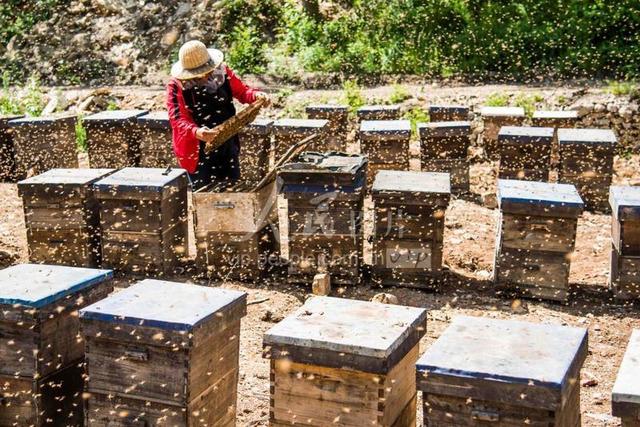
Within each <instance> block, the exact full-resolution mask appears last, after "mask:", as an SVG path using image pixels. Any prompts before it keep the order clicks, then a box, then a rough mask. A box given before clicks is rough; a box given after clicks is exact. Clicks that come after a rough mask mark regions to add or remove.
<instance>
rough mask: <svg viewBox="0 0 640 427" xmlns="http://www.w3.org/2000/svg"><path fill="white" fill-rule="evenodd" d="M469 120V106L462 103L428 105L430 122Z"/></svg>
mask: <svg viewBox="0 0 640 427" xmlns="http://www.w3.org/2000/svg"><path fill="white" fill-rule="evenodd" d="M467 120H469V107H465V106H464V105H430V106H429V121H430V122H436V123H437V122H458V121H467Z"/></svg>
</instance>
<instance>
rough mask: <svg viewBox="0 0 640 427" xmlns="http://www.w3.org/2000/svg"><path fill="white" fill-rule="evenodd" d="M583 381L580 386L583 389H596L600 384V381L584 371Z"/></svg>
mask: <svg viewBox="0 0 640 427" xmlns="http://www.w3.org/2000/svg"><path fill="white" fill-rule="evenodd" d="M581 375H582V381H580V385H581V386H582V387H595V386H597V385H598V384H599V381H598V379H597V378H596V377H595V376H594V375H593V374H592V373H591V372H589V371H584V370H583V371H582V374H581Z"/></svg>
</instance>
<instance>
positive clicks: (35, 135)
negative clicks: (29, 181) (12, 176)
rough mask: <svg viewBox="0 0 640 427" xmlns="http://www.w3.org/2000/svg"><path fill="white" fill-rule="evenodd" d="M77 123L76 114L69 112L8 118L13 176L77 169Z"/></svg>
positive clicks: (19, 176) (22, 177)
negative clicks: (55, 169)
mask: <svg viewBox="0 0 640 427" xmlns="http://www.w3.org/2000/svg"><path fill="white" fill-rule="evenodd" d="M76 122H77V117H76V116H75V115H69V114H60V115H52V116H43V117H24V118H21V119H16V120H11V121H10V122H9V123H8V124H9V127H10V128H11V130H12V133H13V145H14V149H15V172H16V178H17V179H18V180H19V179H24V178H27V177H30V176H34V175H39V174H41V173H43V172H46V171H48V170H49V169H54V168H77V167H78V150H77V146H76Z"/></svg>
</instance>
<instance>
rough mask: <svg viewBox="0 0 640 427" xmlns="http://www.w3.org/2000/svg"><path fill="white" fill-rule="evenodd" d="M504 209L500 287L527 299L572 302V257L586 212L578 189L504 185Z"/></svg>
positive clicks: (499, 253)
mask: <svg viewBox="0 0 640 427" xmlns="http://www.w3.org/2000/svg"><path fill="white" fill-rule="evenodd" d="M498 205H499V208H500V221H499V228H498V235H497V239H496V257H495V263H494V271H493V274H494V280H495V282H496V284H497V285H499V287H503V288H508V289H514V290H516V291H517V292H518V293H521V294H522V295H524V296H529V297H534V298H542V299H550V300H555V301H562V302H565V301H567V299H568V297H569V291H570V289H569V268H570V264H571V255H572V253H573V250H574V248H575V239H576V229H577V226H578V217H579V216H580V215H581V214H582V210H583V208H584V204H583V203H582V199H581V198H580V196H579V195H578V192H577V191H576V189H575V187H574V186H573V185H568V184H549V183H544V182H531V181H515V180H502V179H499V180H498Z"/></svg>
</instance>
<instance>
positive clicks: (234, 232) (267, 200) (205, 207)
mask: <svg viewBox="0 0 640 427" xmlns="http://www.w3.org/2000/svg"><path fill="white" fill-rule="evenodd" d="M276 202H277V188H276V185H275V183H271V184H269V185H266V186H264V187H263V188H261V189H260V190H258V191H256V192H224V193H214V192H207V191H204V190H203V191H196V192H195V193H193V204H194V207H195V215H196V216H195V223H196V233H195V236H196V247H197V259H196V264H197V265H198V267H199V268H200V269H201V270H202V271H204V272H205V273H206V274H207V275H208V276H214V277H217V278H220V279H237V280H243V281H244V280H252V281H256V280H258V279H260V277H262V276H263V274H264V273H265V272H266V270H267V269H268V267H269V261H270V259H271V257H272V256H273V255H274V254H275V253H276V252H277V249H278V247H277V242H276V236H275V231H276V230H274V227H273V224H277V212H276V205H277V203H276Z"/></svg>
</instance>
